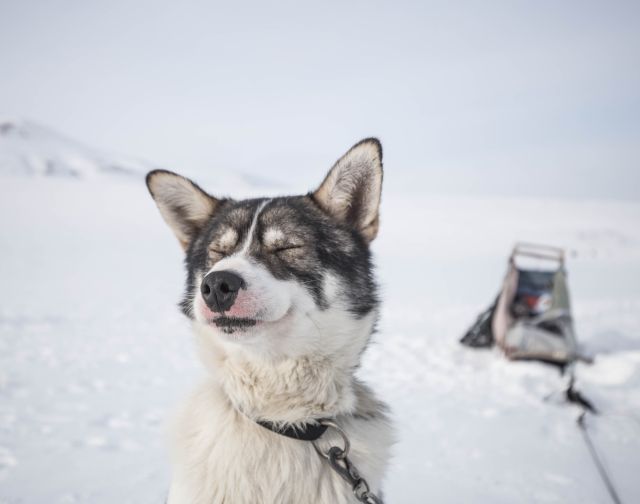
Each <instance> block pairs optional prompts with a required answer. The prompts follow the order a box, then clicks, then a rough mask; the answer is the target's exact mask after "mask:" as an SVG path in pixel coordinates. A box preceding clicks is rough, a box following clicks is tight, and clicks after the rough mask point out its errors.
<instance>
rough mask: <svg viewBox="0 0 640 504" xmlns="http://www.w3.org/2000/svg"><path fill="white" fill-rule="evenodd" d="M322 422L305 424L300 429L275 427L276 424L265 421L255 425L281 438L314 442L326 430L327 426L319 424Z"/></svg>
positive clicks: (257, 421)
mask: <svg viewBox="0 0 640 504" xmlns="http://www.w3.org/2000/svg"><path fill="white" fill-rule="evenodd" d="M322 420H324V419H322ZM322 420H319V421H318V422H315V423H306V424H303V425H302V426H301V427H292V426H289V427H277V426H276V424H274V423H273V422H269V421H267V420H256V423H257V424H258V425H262V427H264V428H265V429H269V430H270V431H272V432H275V433H276V434H280V435H281V436H286V437H288V438H291V439H298V440H299V441H315V440H317V439H319V438H320V436H322V435H323V434H324V433H325V431H326V430H327V428H328V426H326V425H323V424H321V423H320V422H321V421H322Z"/></svg>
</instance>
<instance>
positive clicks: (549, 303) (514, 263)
mask: <svg viewBox="0 0 640 504" xmlns="http://www.w3.org/2000/svg"><path fill="white" fill-rule="evenodd" d="M461 343H463V344H465V345H468V346H471V347H489V346H492V345H493V344H496V345H497V346H499V347H500V348H501V349H502V350H503V351H504V353H505V355H506V356H507V357H508V358H510V359H535V360H541V361H545V362H550V363H555V364H559V365H565V364H569V363H571V362H573V361H575V360H576V359H577V358H578V350H577V344H576V338H575V332H574V329H573V319H572V316H571V305H570V302H569V290H568V287H567V274H566V269H565V264H564V252H563V250H562V249H559V248H556V247H549V246H546V245H534V244H529V243H520V244H517V245H516V246H515V247H514V249H513V251H512V253H511V256H510V257H509V266H508V269H507V274H506V276H505V279H504V282H503V284H502V290H501V291H500V293H499V295H498V297H497V298H496V300H495V302H494V303H493V304H492V305H491V306H490V307H489V308H488V309H487V310H486V311H484V312H483V313H481V314H480V316H479V317H478V319H477V320H476V322H475V323H474V325H473V326H472V327H471V328H470V329H469V331H468V332H467V333H466V334H465V335H464V337H463V338H462V340H461Z"/></svg>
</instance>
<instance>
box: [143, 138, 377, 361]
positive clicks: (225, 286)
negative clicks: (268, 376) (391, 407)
mask: <svg viewBox="0 0 640 504" xmlns="http://www.w3.org/2000/svg"><path fill="white" fill-rule="evenodd" d="M381 185H382V150H381V147H380V143H379V142H378V141H377V140H375V139H367V140H363V141H361V142H360V143H358V144H356V145H355V146H354V147H352V148H351V149H350V150H349V151H348V152H347V153H346V154H345V155H344V156H343V157H342V158H340V159H339V160H338V161H337V162H336V164H335V165H334V166H333V168H331V170H330V171H329V173H328V175H327V176H326V178H325V179H324V181H323V182H322V184H321V185H320V187H319V188H318V189H317V190H315V191H314V192H311V193H309V194H306V195H303V196H291V197H277V198H264V199H250V200H239V201H238V200H233V199H220V198H216V197H214V196H211V195H209V194H207V193H206V192H204V191H203V190H202V189H201V188H200V187H198V186H197V185H196V184H195V183H193V182H191V181H190V180H188V179H186V178H184V177H181V176H180V175H177V174H175V173H171V172H168V171H163V170H156V171H152V172H150V173H149V174H148V175H147V186H148V188H149V191H150V192H151V195H152V196H153V199H154V200H155V202H156V204H157V205H158V208H159V209H160V213H161V214H162V216H163V217H164V220H165V221H166V222H167V224H168V225H169V227H170V228H171V229H172V230H173V232H174V233H175V235H176V236H177V238H178V240H179V241H180V244H181V245H182V247H183V248H184V250H185V251H186V264H187V270H188V276H187V284H186V293H185V296H184V300H183V301H182V308H183V310H184V312H185V313H186V314H187V316H189V317H190V318H191V319H192V320H193V321H194V323H195V324H196V326H197V329H198V332H199V333H200V334H203V333H204V334H205V335H206V337H207V338H211V339H214V340H215V341H217V342H219V343H220V344H223V345H225V346H227V347H235V349H236V350H238V349H239V350H240V351H250V352H260V353H266V354H268V355H271V356H279V355H284V356H304V355H311V354H315V355H335V353H336V352H337V351H340V350H343V349H346V348H352V349H353V350H354V352H350V353H351V354H352V355H353V354H355V355H358V354H359V353H360V351H361V350H362V348H364V346H365V345H366V342H367V341H368V338H369V336H370V334H371V332H372V330H373V325H374V323H375V319H376V317H377V296H376V287H375V283H374V280H373V276H372V266H371V260H370V253H369V243H370V242H371V241H372V240H373V239H374V238H375V236H376V234H377V231H378V207H379V203H380V191H381Z"/></svg>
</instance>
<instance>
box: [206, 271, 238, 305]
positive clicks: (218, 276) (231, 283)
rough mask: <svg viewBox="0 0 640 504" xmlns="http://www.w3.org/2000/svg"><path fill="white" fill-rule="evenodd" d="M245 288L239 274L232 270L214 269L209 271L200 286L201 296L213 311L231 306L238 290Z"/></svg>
mask: <svg viewBox="0 0 640 504" xmlns="http://www.w3.org/2000/svg"><path fill="white" fill-rule="evenodd" d="M244 288H246V284H245V282H244V280H243V279H242V277H241V276H239V275H237V274H236V273H233V272H232V271H214V272H213V273H209V274H208V275H207V276H206V277H204V280H202V285H201V286H200V291H201V292H202V297H203V298H204V301H205V303H207V306H208V307H209V308H210V309H211V310H213V311H214V312H218V313H222V312H225V311H227V310H228V309H229V308H231V307H232V306H233V303H234V302H235V300H236V297H238V291H239V290H240V289H244Z"/></svg>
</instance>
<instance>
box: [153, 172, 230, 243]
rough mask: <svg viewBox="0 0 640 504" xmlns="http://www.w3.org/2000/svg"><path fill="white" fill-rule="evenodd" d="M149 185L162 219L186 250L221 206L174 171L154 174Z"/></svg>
mask: <svg viewBox="0 0 640 504" xmlns="http://www.w3.org/2000/svg"><path fill="white" fill-rule="evenodd" d="M146 181H147V187H148V188H149V192H150V193H151V196H152V197H153V199H154V201H155V202H156V205H158V208H159V209H160V213H161V214H162V217H163V218H164V220H165V221H166V223H167V224H168V225H169V227H170V228H171V230H172V231H173V232H174V233H175V235H176V237H177V238H178V240H179V241H180V245H182V248H183V249H185V250H186V249H187V248H188V247H189V244H190V243H191V241H192V240H193V238H195V236H196V235H197V234H198V232H199V231H200V230H201V229H202V227H203V226H204V225H205V224H206V222H207V221H208V220H209V219H210V218H211V216H212V215H213V213H214V212H215V210H216V208H217V207H218V205H219V204H220V202H219V201H218V200H217V199H216V198H214V197H213V196H210V195H209V194H207V193H206V192H204V191H203V190H202V189H200V187H198V185H197V184H195V183H194V182H191V180H189V179H187V178H185V177H182V176H180V175H178V174H177V173H172V172H170V171H166V170H153V171H151V172H149V173H148V174H147V179H146Z"/></svg>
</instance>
